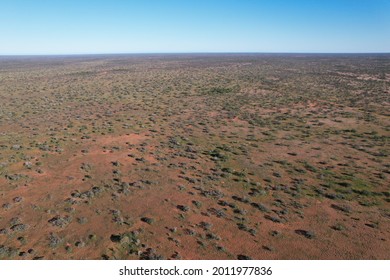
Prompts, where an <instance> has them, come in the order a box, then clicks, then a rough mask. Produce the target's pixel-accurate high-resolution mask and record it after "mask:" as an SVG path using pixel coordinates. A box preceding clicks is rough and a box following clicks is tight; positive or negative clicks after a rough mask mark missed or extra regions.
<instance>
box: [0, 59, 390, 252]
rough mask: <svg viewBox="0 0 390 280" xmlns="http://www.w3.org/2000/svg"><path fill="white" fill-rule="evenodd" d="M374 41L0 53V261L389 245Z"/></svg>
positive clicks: (389, 133) (389, 69)
mask: <svg viewBox="0 0 390 280" xmlns="http://www.w3.org/2000/svg"><path fill="white" fill-rule="evenodd" d="M389 84H390V56H389V55H266V54H264V55H255V54H253V55H250V54H246V55H239V54H236V55H134V56H130V55H129V56H125V55H123V56H121V55H117V56H115V55H112V56H84V57H82V56H74V57H19V58H16V57H1V58H0V259H390V223H389V222H390V160H389V156H390V145H389V139H390V88H389Z"/></svg>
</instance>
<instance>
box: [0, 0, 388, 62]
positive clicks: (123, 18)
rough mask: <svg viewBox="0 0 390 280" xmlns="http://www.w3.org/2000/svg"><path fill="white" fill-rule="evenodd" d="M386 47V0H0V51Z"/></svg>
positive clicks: (374, 49)
mask: <svg viewBox="0 0 390 280" xmlns="http://www.w3.org/2000/svg"><path fill="white" fill-rule="evenodd" d="M145 52H146V53H149V52H152V53H154V52H390V0H337V1H336V0H327V1H325V0H323V1H321V0H317V1H316V0H311V1H309V0H297V1H286V0H285V1H283V0H263V1H261V0H252V1H251V0H236V1H233V0H224V1H222V0H208V1H206V0H181V1H179V0H138V1H135V0H127V1H125V0H105V1H103V0H95V1H87V0H46V1H45V0H35V1H32V0H1V1H0V55H12V54H84V53H145Z"/></svg>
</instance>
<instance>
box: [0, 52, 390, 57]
mask: <svg viewBox="0 0 390 280" xmlns="http://www.w3.org/2000/svg"><path fill="white" fill-rule="evenodd" d="M191 54H193V55H198V54H200V55H202V54H205V55H207V54H233V55H234V54H319V55H321V54H325V55H327V54H335V55H336V54H339V55H340V54H355V55H360V54H362V55H363V54H366V55H370V54H390V51H385V52H317V51H312V52H310V51H309V52H300V51H298V52H250V51H248V52H234V51H232V52H224V51H221V52H219V51H216V52H213V51H208V52H107V53H104V52H102V53H47V54H45V53H31V54H29V53H26V54H0V57H18V56H19V57H23V56H24V57H26V56H93V55H96V56H110V55H191Z"/></svg>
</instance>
